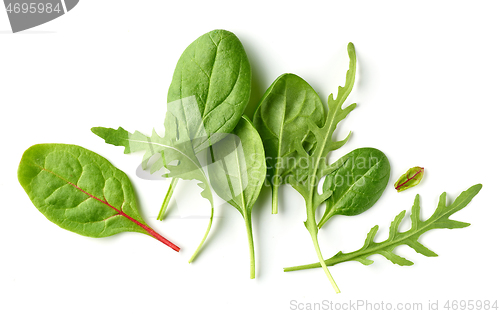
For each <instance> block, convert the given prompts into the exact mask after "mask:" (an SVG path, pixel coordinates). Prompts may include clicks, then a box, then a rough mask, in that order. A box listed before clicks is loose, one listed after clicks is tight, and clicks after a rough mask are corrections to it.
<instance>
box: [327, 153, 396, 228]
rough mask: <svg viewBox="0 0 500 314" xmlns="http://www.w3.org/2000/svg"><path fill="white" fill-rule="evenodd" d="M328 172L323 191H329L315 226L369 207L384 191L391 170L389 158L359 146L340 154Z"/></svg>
mask: <svg viewBox="0 0 500 314" xmlns="http://www.w3.org/2000/svg"><path fill="white" fill-rule="evenodd" d="M334 166H335V167H336V168H337V169H336V170H335V171H333V172H332V173H331V174H329V175H327V176H326V178H325V182H324V184H323V193H329V192H331V193H332V196H330V197H329V198H328V199H327V200H326V202H325V203H326V210H325V213H324V215H323V218H322V219H321V220H320V222H319V224H318V227H319V228H321V227H322V226H323V225H324V224H325V223H326V222H327V221H328V220H329V219H330V218H331V217H333V216H334V215H345V216H354V215H359V214H361V213H363V212H364V211H366V210H367V209H369V208H370V207H372V206H373V205H374V204H375V203H376V202H377V200H378V199H379V198H380V196H381V195H382V193H383V192H384V190H385V188H386V186H387V183H388V182H389V176H390V172H391V166H390V164H389V160H388V159H387V157H386V156H385V154H384V153H382V152H381V151H379V150H378V149H375V148H359V149H355V150H353V151H352V152H350V153H348V154H347V155H345V156H344V157H342V158H340V159H339V160H338V161H337V162H336V163H335V164H334Z"/></svg>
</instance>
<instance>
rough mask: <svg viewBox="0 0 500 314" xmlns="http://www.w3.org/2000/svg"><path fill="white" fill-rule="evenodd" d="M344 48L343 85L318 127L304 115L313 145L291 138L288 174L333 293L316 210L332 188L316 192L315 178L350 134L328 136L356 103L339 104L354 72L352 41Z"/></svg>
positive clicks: (330, 168) (327, 168)
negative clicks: (335, 137) (291, 159)
mask: <svg viewBox="0 0 500 314" xmlns="http://www.w3.org/2000/svg"><path fill="white" fill-rule="evenodd" d="M347 52H348V54H349V59H350V62H349V70H348V71H347V75H346V84H345V87H340V86H339V89H338V94H337V99H333V94H330V96H329V97H328V114H327V118H326V122H325V124H324V125H323V126H322V127H318V125H317V124H315V123H314V122H313V121H311V120H309V119H308V124H307V125H308V130H309V131H310V132H311V133H312V134H313V136H314V137H315V140H316V145H314V146H313V148H312V149H311V150H310V151H307V150H306V149H305V147H304V146H303V145H302V143H301V141H300V140H301V138H297V139H296V140H295V143H294V146H295V150H296V152H297V155H298V160H299V163H298V164H297V166H294V167H293V169H292V174H291V175H290V176H289V177H288V178H289V182H290V184H291V185H292V187H293V188H294V189H295V190H297V191H298V192H299V193H300V194H301V195H302V197H304V200H305V203H306V214H307V219H306V221H305V222H304V224H305V226H306V228H307V230H308V231H309V233H310V235H311V239H312V241H313V245H314V248H315V251H316V255H317V256H318V259H319V261H320V264H321V266H322V267H323V270H324V272H325V274H326V275H327V277H328V279H329V280H330V283H331V284H332V286H333V288H334V289H335V291H336V292H337V293H339V292H340V290H339V288H338V286H337V284H336V283H335V280H333V277H332V275H331V274H330V271H329V270H328V268H327V267H326V265H325V261H324V259H323V256H322V254H321V250H320V248H319V243H318V225H317V223H316V210H317V208H318V207H319V205H320V204H322V203H323V202H324V201H325V200H327V199H328V198H329V197H330V196H332V191H328V192H326V193H322V194H321V195H320V194H319V193H318V183H319V180H320V179H321V178H322V177H324V176H326V175H328V174H330V173H332V172H333V171H335V170H336V169H337V168H338V165H336V164H333V165H328V163H327V155H328V154H329V152H331V151H333V150H336V149H338V148H340V147H342V145H344V144H345V143H346V142H347V140H348V139H349V136H350V134H349V136H347V137H346V138H345V139H344V140H341V141H334V140H333V139H332V135H333V132H334V131H335V129H336V128H337V125H338V124H339V122H340V121H342V120H343V119H344V118H345V117H346V116H347V115H348V114H349V113H350V112H351V111H352V110H353V109H354V108H355V107H356V104H352V105H350V106H348V107H346V108H345V109H343V108H342V104H343V103H344V102H345V100H346V99H347V96H348V95H349V93H350V92H351V90H352V88H353V86H354V77H355V73H356V53H355V50H354V45H353V44H352V43H349V45H348V46H347Z"/></svg>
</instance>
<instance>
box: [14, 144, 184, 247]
mask: <svg viewBox="0 0 500 314" xmlns="http://www.w3.org/2000/svg"><path fill="white" fill-rule="evenodd" d="M18 179H19V183H21V185H22V187H23V188H24V190H25V191H26V193H27V194H28V196H29V198H30V199H31V201H32V202H33V204H34V205H35V207H36V208H38V210H39V211H40V212H41V213H42V214H44V215H45V217H47V219H49V220H50V221H52V222H53V223H55V224H56V225H58V226H60V227H61V228H64V229H66V230H69V231H72V232H75V233H78V234H81V235H84V236H88V237H95V238H102V237H107V236H111V235H114V234H117V233H119V232H124V231H134V232H140V233H145V234H148V235H150V236H152V237H154V238H156V239H157V240H159V241H161V242H162V243H164V244H166V245H168V246H169V247H171V248H172V249H174V250H176V251H179V248H178V247H177V246H176V245H174V244H173V243H171V242H170V241H168V240H167V239H165V238H164V237H162V236H161V235H159V234H158V233H157V232H155V231H154V230H153V229H151V227H149V226H148V225H147V224H146V223H145V222H144V220H143V219H142V217H141V216H140V214H139V210H138V209H137V203H136V199H135V194H134V190H133V188H132V184H131V183H130V180H129V178H128V177H127V175H126V174H125V173H124V172H122V171H121V170H119V169H117V168H116V167H114V166H113V165H112V164H111V163H110V162H109V161H108V160H106V159H105V158H103V157H102V156H100V155H98V154H96V153H94V152H92V151H89V150H87V149H85V148H83V147H80V146H76V145H66V144H38V145H34V146H32V147H30V148H28V149H27V150H26V151H25V152H24V154H23V157H22V159H21V163H20V164H19V168H18Z"/></svg>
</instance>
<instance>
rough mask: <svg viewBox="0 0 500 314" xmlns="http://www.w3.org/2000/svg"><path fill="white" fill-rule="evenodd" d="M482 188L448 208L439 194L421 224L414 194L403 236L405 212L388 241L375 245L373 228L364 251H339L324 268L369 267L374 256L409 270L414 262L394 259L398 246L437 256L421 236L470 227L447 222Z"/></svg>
mask: <svg viewBox="0 0 500 314" xmlns="http://www.w3.org/2000/svg"><path fill="white" fill-rule="evenodd" d="M481 188H482V185H481V184H476V185H474V186H472V187H470V188H469V189H468V190H466V191H463V192H462V193H461V194H460V195H459V196H458V197H457V198H456V199H455V201H454V202H453V203H452V204H451V205H448V206H446V193H443V194H441V196H440V197H439V203H438V206H437V208H436V210H435V212H434V213H433V214H432V216H431V217H429V218H428V219H427V220H425V221H422V220H420V197H419V195H418V194H417V195H416V196H415V202H414V203H413V207H412V210H411V214H410V218H411V228H410V229H409V230H407V231H405V232H399V224H400V223H401V221H402V220H403V218H404V217H405V214H406V211H404V210H403V211H402V212H401V213H399V215H397V216H396V218H395V219H394V221H393V222H392V223H391V226H390V229H389V237H388V238H387V240H385V241H382V242H374V240H373V239H374V238H375V235H376V234H377V231H378V226H375V227H373V228H372V229H371V230H370V232H368V236H367V237H366V240H365V243H364V245H363V247H362V248H361V249H359V250H357V251H354V252H351V253H343V252H342V251H339V252H338V253H337V254H336V255H335V256H333V257H331V258H329V259H327V260H326V261H325V263H326V265H328V266H333V265H335V264H339V263H343V262H348V261H358V262H360V263H362V264H363V265H370V264H372V263H373V261H372V260H370V259H368V257H369V256H371V255H374V254H380V255H382V256H384V257H385V258H387V259H388V260H390V261H391V262H393V263H394V264H398V265H401V266H411V265H413V262H411V261H409V260H407V259H405V258H403V257H401V256H399V255H397V254H396V253H394V252H393V251H394V249H395V248H396V247H398V246H400V245H404V244H406V245H408V246H409V247H411V248H412V249H414V250H415V252H417V253H420V254H422V255H424V256H437V254H436V253H434V252H433V251H431V250H430V249H428V248H427V247H425V246H424V245H423V244H422V243H420V242H418V239H419V238H420V236H421V235H422V234H424V233H426V232H427V231H429V230H432V229H444V228H447V229H456V228H465V227H467V226H469V225H470V224H468V223H465V222H461V221H456V220H452V219H449V218H450V216H451V215H452V214H454V213H456V212H458V211H459V210H461V209H462V208H464V207H465V206H467V204H469V203H470V201H471V200H472V199H473V198H474V196H476V195H477V193H479V191H480V190H481ZM317 267H321V265H320V264H319V263H315V264H308V265H303V266H295V267H287V268H285V269H284V270H285V271H286V272H287V271H294V270H301V269H309V268H317Z"/></svg>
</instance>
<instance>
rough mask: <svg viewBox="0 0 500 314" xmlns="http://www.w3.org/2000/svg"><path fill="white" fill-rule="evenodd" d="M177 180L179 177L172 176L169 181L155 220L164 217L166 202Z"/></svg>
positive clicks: (172, 192)
mask: <svg viewBox="0 0 500 314" xmlns="http://www.w3.org/2000/svg"><path fill="white" fill-rule="evenodd" d="M178 181H179V178H173V179H172V181H170V185H169V186H168V192H167V195H165V199H164V200H163V204H161V209H160V212H159V213H158V217H156V219H157V220H160V221H162V220H163V218H165V213H166V212H167V208H168V203H169V202H170V199H171V198H172V195H173V194H174V189H175V186H176V185H177V182H178ZM212 210H213V209H212Z"/></svg>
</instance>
